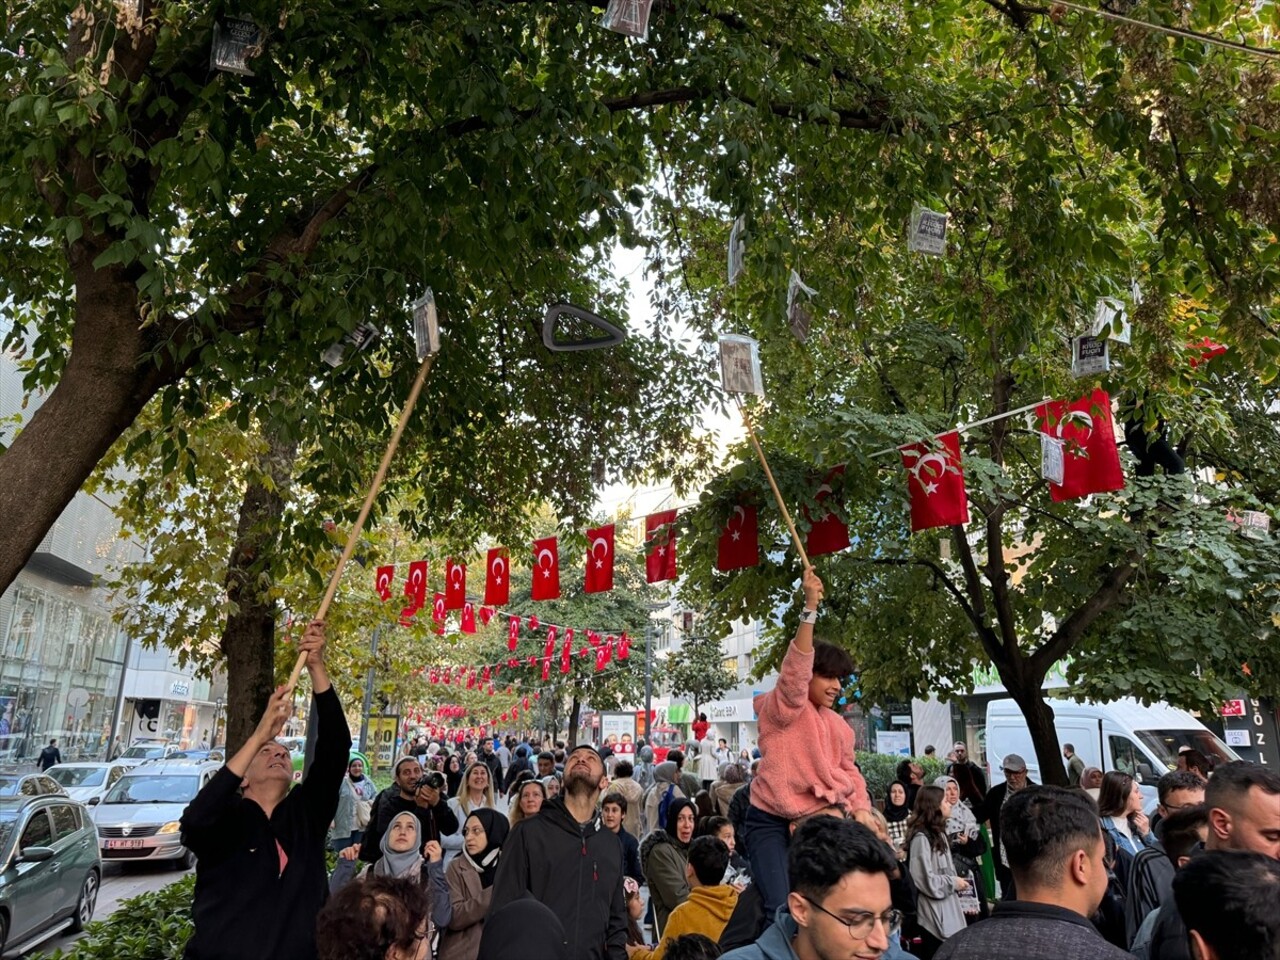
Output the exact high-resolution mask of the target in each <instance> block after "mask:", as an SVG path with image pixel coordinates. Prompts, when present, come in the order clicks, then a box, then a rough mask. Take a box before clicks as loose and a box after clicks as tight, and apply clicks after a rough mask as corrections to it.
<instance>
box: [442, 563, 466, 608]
mask: <svg viewBox="0 0 1280 960" xmlns="http://www.w3.org/2000/svg"><path fill="white" fill-rule="evenodd" d="M466 602H467V565H466V564H465V563H462V562H461V561H460V560H455V559H453V558H452V557H450V558H449V559H448V560H446V561H445V565H444V608H445V609H446V610H461V609H462V607H463V605H464V604H465V603H466Z"/></svg>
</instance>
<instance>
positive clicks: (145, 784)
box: [102, 775, 200, 803]
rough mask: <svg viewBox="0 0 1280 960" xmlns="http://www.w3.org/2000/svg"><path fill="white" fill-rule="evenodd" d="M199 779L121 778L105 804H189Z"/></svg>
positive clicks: (176, 777) (172, 777) (173, 777)
mask: <svg viewBox="0 0 1280 960" xmlns="http://www.w3.org/2000/svg"><path fill="white" fill-rule="evenodd" d="M199 785H200V783H199V778H198V777H183V776H168V777H166V776H162V775H156V776H150V777H121V778H120V779H119V780H118V781H117V782H116V785H115V786H114V787H112V788H111V791H110V792H109V793H108V794H107V798H106V799H105V800H103V801H102V802H103V803H189V802H191V800H192V799H194V798H195V795H196V790H197V788H198V787H199Z"/></svg>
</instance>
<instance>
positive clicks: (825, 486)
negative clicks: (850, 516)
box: [804, 464, 849, 557]
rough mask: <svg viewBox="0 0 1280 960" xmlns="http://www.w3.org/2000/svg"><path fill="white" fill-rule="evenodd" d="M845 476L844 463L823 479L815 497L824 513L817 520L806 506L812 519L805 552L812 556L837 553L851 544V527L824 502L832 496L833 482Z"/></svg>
mask: <svg viewBox="0 0 1280 960" xmlns="http://www.w3.org/2000/svg"><path fill="white" fill-rule="evenodd" d="M843 476H844V464H841V465H840V466H838V467H836V468H835V469H834V470H832V471H831V472H830V473H828V474H827V475H826V477H825V478H824V479H823V481H822V483H821V485H819V487H818V490H817V493H816V494H815V495H814V499H815V500H816V501H817V502H818V508H819V512H820V513H821V514H822V515H821V516H820V517H819V518H818V519H817V520H814V519H813V517H812V516H811V515H810V513H809V508H808V507H805V508H804V516H805V519H806V520H810V521H811V523H810V526H809V535H808V536H807V537H805V542H804V548H805V552H806V553H808V554H809V556H811V557H820V556H822V555H823V554H827V553H836V552H837V551H840V550H843V549H844V548H845V547H847V546H849V528H848V526H846V525H845V523H844V522H843V521H842V520H841V519H840V518H839V517H838V516H836V515H835V514H834V513H832V512H831V508H830V507H829V506H824V505H823V503H824V501H826V500H827V499H829V498H830V497H831V496H832V487H831V485H832V484H833V483H837V484H838V482H839V480H840V478H841V477H843Z"/></svg>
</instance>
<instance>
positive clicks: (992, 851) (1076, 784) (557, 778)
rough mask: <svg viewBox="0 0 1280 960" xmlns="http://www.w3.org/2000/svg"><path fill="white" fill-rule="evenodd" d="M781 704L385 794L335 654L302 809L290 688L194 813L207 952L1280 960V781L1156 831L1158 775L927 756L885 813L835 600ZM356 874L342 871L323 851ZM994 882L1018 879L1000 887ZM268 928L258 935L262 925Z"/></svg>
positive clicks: (956, 752)
mask: <svg viewBox="0 0 1280 960" xmlns="http://www.w3.org/2000/svg"><path fill="white" fill-rule="evenodd" d="M803 589H804V603H805V606H804V613H803V615H802V616H801V618H800V621H801V622H800V625H799V628H798V630H797V633H796V636H795V638H794V640H793V641H792V643H791V644H790V646H789V648H788V650H787V652H786V654H785V656H784V657H783V660H782V664H781V668H780V671H779V677H778V681H777V684H776V686H775V687H774V689H773V690H771V691H769V692H767V693H763V694H760V695H759V696H758V697H757V698H756V703H755V707H756V712H757V715H758V718H759V730H760V750H759V753H760V755H759V756H758V757H754V756H749V755H748V756H744V755H742V754H734V753H733V752H732V751H730V750H729V748H728V745H727V744H726V743H725V742H724V741H723V740H721V741H718V742H714V743H713V742H712V741H710V740H708V739H706V730H705V729H704V730H703V736H702V738H701V739H700V740H699V741H697V742H694V743H691V744H689V748H688V750H673V751H671V753H670V754H669V755H668V757H667V759H666V760H665V761H663V762H662V763H656V764H655V763H654V762H653V753H652V750H650V749H649V748H648V747H646V746H645V745H644V744H643V742H640V743H637V744H636V746H637V747H638V749H637V751H636V753H635V754H634V758H635V759H634V761H633V760H632V755H631V754H626V755H612V754H611V753H610V751H609V750H608V749H607V748H597V747H596V746H594V745H591V744H575V745H568V746H566V745H565V744H562V743H552V742H539V743H537V744H534V743H530V742H528V741H524V742H519V741H516V740H515V739H514V738H510V739H507V740H505V741H493V740H482V741H479V742H478V743H473V742H470V741H463V742H461V743H458V744H453V745H442V744H434V743H429V742H425V741H423V742H418V743H414V744H413V745H411V747H410V750H409V752H408V753H407V754H406V755H405V756H403V757H401V758H399V759H398V760H397V761H396V764H395V767H394V771H393V772H394V782H393V783H392V785H391V786H390V787H388V788H386V789H385V790H383V791H381V792H377V791H375V790H374V788H373V785H372V783H371V781H370V780H369V778H368V777H367V776H366V772H365V770H364V768H363V763H362V761H360V760H358V759H356V760H349V750H350V744H351V740H350V734H349V731H348V729H347V726H346V721H345V718H344V717H343V713H342V710H341V707H340V705H339V704H338V701H337V697H336V695H335V694H334V692H333V690H332V689H331V687H330V685H329V682H328V677H327V674H326V672H325V668H324V662H323V655H322V654H323V648H324V629H323V624H320V623H318V622H317V623H313V624H312V625H310V626H309V627H308V629H307V632H306V634H305V636H304V638H303V640H302V650H303V651H305V652H306V653H307V667H308V670H309V671H310V675H311V682H312V689H313V691H314V700H315V703H314V709H315V710H316V715H317V717H318V718H319V737H318V740H317V745H316V750H315V758H314V760H313V762H312V764H311V767H310V769H309V772H308V774H307V776H306V777H305V778H304V780H303V781H302V782H301V783H300V784H298V785H296V786H294V787H293V789H292V790H290V775H291V772H292V768H291V763H290V762H289V756H288V753H287V752H286V751H285V750H284V748H283V747H281V746H280V745H279V744H277V743H276V742H275V736H276V735H277V734H278V732H279V730H280V727H281V725H282V724H283V722H284V720H285V719H286V718H287V714H288V699H287V698H288V691H286V690H284V689H283V688H282V689H281V690H278V691H277V692H276V693H275V694H274V695H273V696H272V698H271V701H270V703H269V704H268V707H267V711H266V713H265V714H264V716H263V718H262V721H261V722H260V723H259V725H258V728H257V730H256V731H255V733H254V735H253V737H252V738H251V739H250V741H249V742H247V743H246V744H245V746H244V747H242V748H241V749H240V750H239V751H238V752H237V753H236V754H235V755H234V756H233V757H232V758H231V759H230V760H229V761H228V762H227V764H226V766H225V767H224V768H223V770H222V771H220V772H219V774H218V775H217V776H216V777H215V778H214V779H213V781H211V783H210V784H209V785H208V786H207V787H206V788H205V789H204V790H202V791H201V793H200V794H199V796H197V798H196V799H195V800H194V801H193V802H192V803H191V805H190V807H189V808H188V809H187V811H186V813H185V814H184V816H183V818H182V824H181V826H182V834H183V839H184V842H185V843H186V844H187V845H188V846H189V847H190V848H191V849H192V850H193V851H194V852H195V853H196V855H197V857H198V862H197V881H196V895H195V904H194V911H193V912H194V917H195V927H196V929H195V935H194V936H193V938H192V940H191V942H190V944H189V945H188V947H187V957H188V958H189V960H212V958H222V957H226V958H228V960H230V958H232V957H237V958H239V957H244V956H255V955H258V954H262V955H264V956H265V955H267V954H268V953H269V954H270V955H271V956H272V957H273V958H274V957H277V956H279V955H283V956H285V957H286V958H288V957H297V958H299V960H304V958H306V960H310V958H313V957H317V956H319V957H321V958H323V960H330V958H332V960H339V958H342V960H347V958H350V957H352V956H355V957H368V958H369V960H429V958H432V957H434V958H438V960H516V958H520V960H543V958H546V960H713V958H716V957H721V956H723V957H724V958H726V960H876V958H889V960H898V958H903V957H919V958H935V957H936V958H939V960H969V958H973V960H1003V958H1015V957H1016V958H1017V960H1037V958H1043V960H1076V958H1079V960H1085V958H1089V960H1094V958H1097V960H1112V958H1115V960H1121V958H1132V957H1137V958H1142V960H1182V958H1195V960H1280V909H1277V908H1278V907H1280V774H1277V773H1276V772H1275V771H1273V770H1271V769H1269V768H1267V767H1265V766H1261V765H1257V764H1252V763H1246V762H1234V763H1227V764H1223V765H1219V766H1218V767H1217V768H1216V769H1214V770H1212V771H1209V770H1208V769H1207V766H1208V765H1207V764H1204V763H1202V760H1203V758H1200V757H1199V756H1198V755H1196V756H1187V757H1184V758H1183V760H1182V761H1181V762H1180V764H1179V766H1180V768H1181V769H1179V770H1177V771H1174V772H1171V773H1169V774H1167V775H1165V776H1164V777H1162V778H1161V779H1160V781H1159V785H1158V793H1159V803H1158V806H1157V808H1156V810H1155V812H1154V813H1153V815H1152V816H1151V817H1148V816H1147V815H1146V814H1145V812H1144V804H1143V794H1142V792H1141V790H1140V789H1139V785H1138V783H1137V782H1135V779H1134V778H1133V777H1131V776H1130V775H1129V774H1127V773H1124V772H1122V771H1118V770H1112V771H1108V772H1105V773H1104V772H1103V771H1100V770H1096V769H1094V768H1088V767H1086V766H1085V765H1084V764H1083V763H1082V762H1079V759H1078V758H1076V757H1075V754H1074V750H1073V749H1072V748H1071V746H1070V745H1069V744H1068V745H1066V747H1065V748H1064V772H1065V773H1066V774H1067V777H1068V779H1069V782H1070V783H1071V786H1069V787H1056V786H1043V785H1038V784H1035V783H1033V782H1032V781H1031V778H1030V777H1029V776H1028V770H1027V764H1026V762H1025V761H1024V760H1023V759H1022V758H1021V757H1019V756H1017V755H1013V754H1011V755H1008V756H1005V757H1003V758H1002V759H1001V762H1000V765H999V769H1000V772H1001V774H1002V779H1001V782H1000V783H998V784H996V785H994V786H990V787H989V786H988V783H987V777H986V774H985V771H984V770H983V768H982V767H981V766H979V765H978V764H977V763H975V762H974V761H973V760H972V759H971V758H970V757H969V755H968V751H967V749H966V747H965V745H964V744H963V743H957V744H956V745H955V746H954V747H953V748H952V750H951V752H950V754H949V757H948V759H949V761H950V762H949V764H948V765H947V773H946V774H945V775H944V776H940V777H937V778H936V779H934V780H933V782H931V783H925V782H924V768H923V766H921V765H920V764H919V763H916V762H914V761H910V760H908V761H904V762H903V764H902V765H901V767H900V768H899V771H898V779H896V780H894V781H893V782H892V783H890V784H889V786H888V788H887V790H886V791H885V794H884V796H876V797H872V796H871V795H870V794H869V792H868V789H867V785H866V782H865V780H864V778H863V776H862V774H861V771H860V770H859V767H858V765H857V763H856V762H855V753H854V743H853V734H852V731H851V728H850V727H849V725H848V724H847V723H845V722H844V721H843V719H842V718H841V717H840V716H839V714H838V713H837V712H836V710H835V709H834V708H835V703H836V700H837V698H838V697H839V695H840V691H841V688H842V684H843V678H845V677H847V676H848V675H849V673H851V672H852V664H851V663H850V662H849V659H848V656H847V654H845V653H844V652H843V651H842V650H840V649H839V648H837V647H834V646H832V645H829V644H826V643H823V642H822V641H819V640H815V639H814V636H813V631H814V621H815V620H816V613H817V611H818V609H819V606H820V603H821V600H822V591H823V587H822V583H821V581H820V580H819V579H818V578H817V576H816V575H815V574H814V573H813V571H812V570H809V571H807V572H806V574H805V577H804V581H803ZM326 845H327V846H328V847H329V848H330V850H331V852H332V853H333V854H336V857H337V866H336V868H335V869H333V870H332V871H329V870H328V869H327V867H326V862H325V855H324V854H325V847H326ZM988 858H989V860H990V861H991V862H992V864H993V865H994V875H995V878H996V881H997V883H996V885H995V886H994V887H990V885H989V884H988V883H987V882H986V880H985V879H984V870H983V866H982V864H983V861H984V860H986V859H988ZM246 921H247V922H246Z"/></svg>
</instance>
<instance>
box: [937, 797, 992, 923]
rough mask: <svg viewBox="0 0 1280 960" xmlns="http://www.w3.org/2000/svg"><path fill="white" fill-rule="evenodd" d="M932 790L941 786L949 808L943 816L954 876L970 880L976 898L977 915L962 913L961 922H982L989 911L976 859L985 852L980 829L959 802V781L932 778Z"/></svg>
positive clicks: (980, 868)
mask: <svg viewBox="0 0 1280 960" xmlns="http://www.w3.org/2000/svg"><path fill="white" fill-rule="evenodd" d="M933 785H934V786H935V787H941V788H942V793H943V799H944V800H946V802H947V803H948V804H950V806H951V812H950V813H949V814H948V815H947V827H946V829H947V842H948V843H949V844H950V845H951V860H952V862H953V863H954V864H955V866H956V873H957V874H959V875H960V876H962V877H967V878H968V879H969V880H971V881H973V885H974V888H975V892H976V893H977V899H978V912H977V913H973V912H966V913H965V919H966V920H967V921H968V922H969V923H973V922H975V921H977V920H979V919H983V918H985V917H986V916H987V914H988V913H989V912H990V911H989V910H988V909H987V898H986V891H985V890H984V888H983V885H982V867H981V866H979V864H978V858H979V857H981V856H982V854H983V853H984V852H986V849H987V843H986V841H985V840H983V839H982V828H981V826H980V825H979V824H978V821H977V818H976V817H974V815H973V811H972V810H970V809H969V807H968V806H967V805H966V804H964V803H961V802H960V782H959V781H958V780H957V779H956V778H955V777H951V776H942V777H936V778H935V779H934V781H933Z"/></svg>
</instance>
